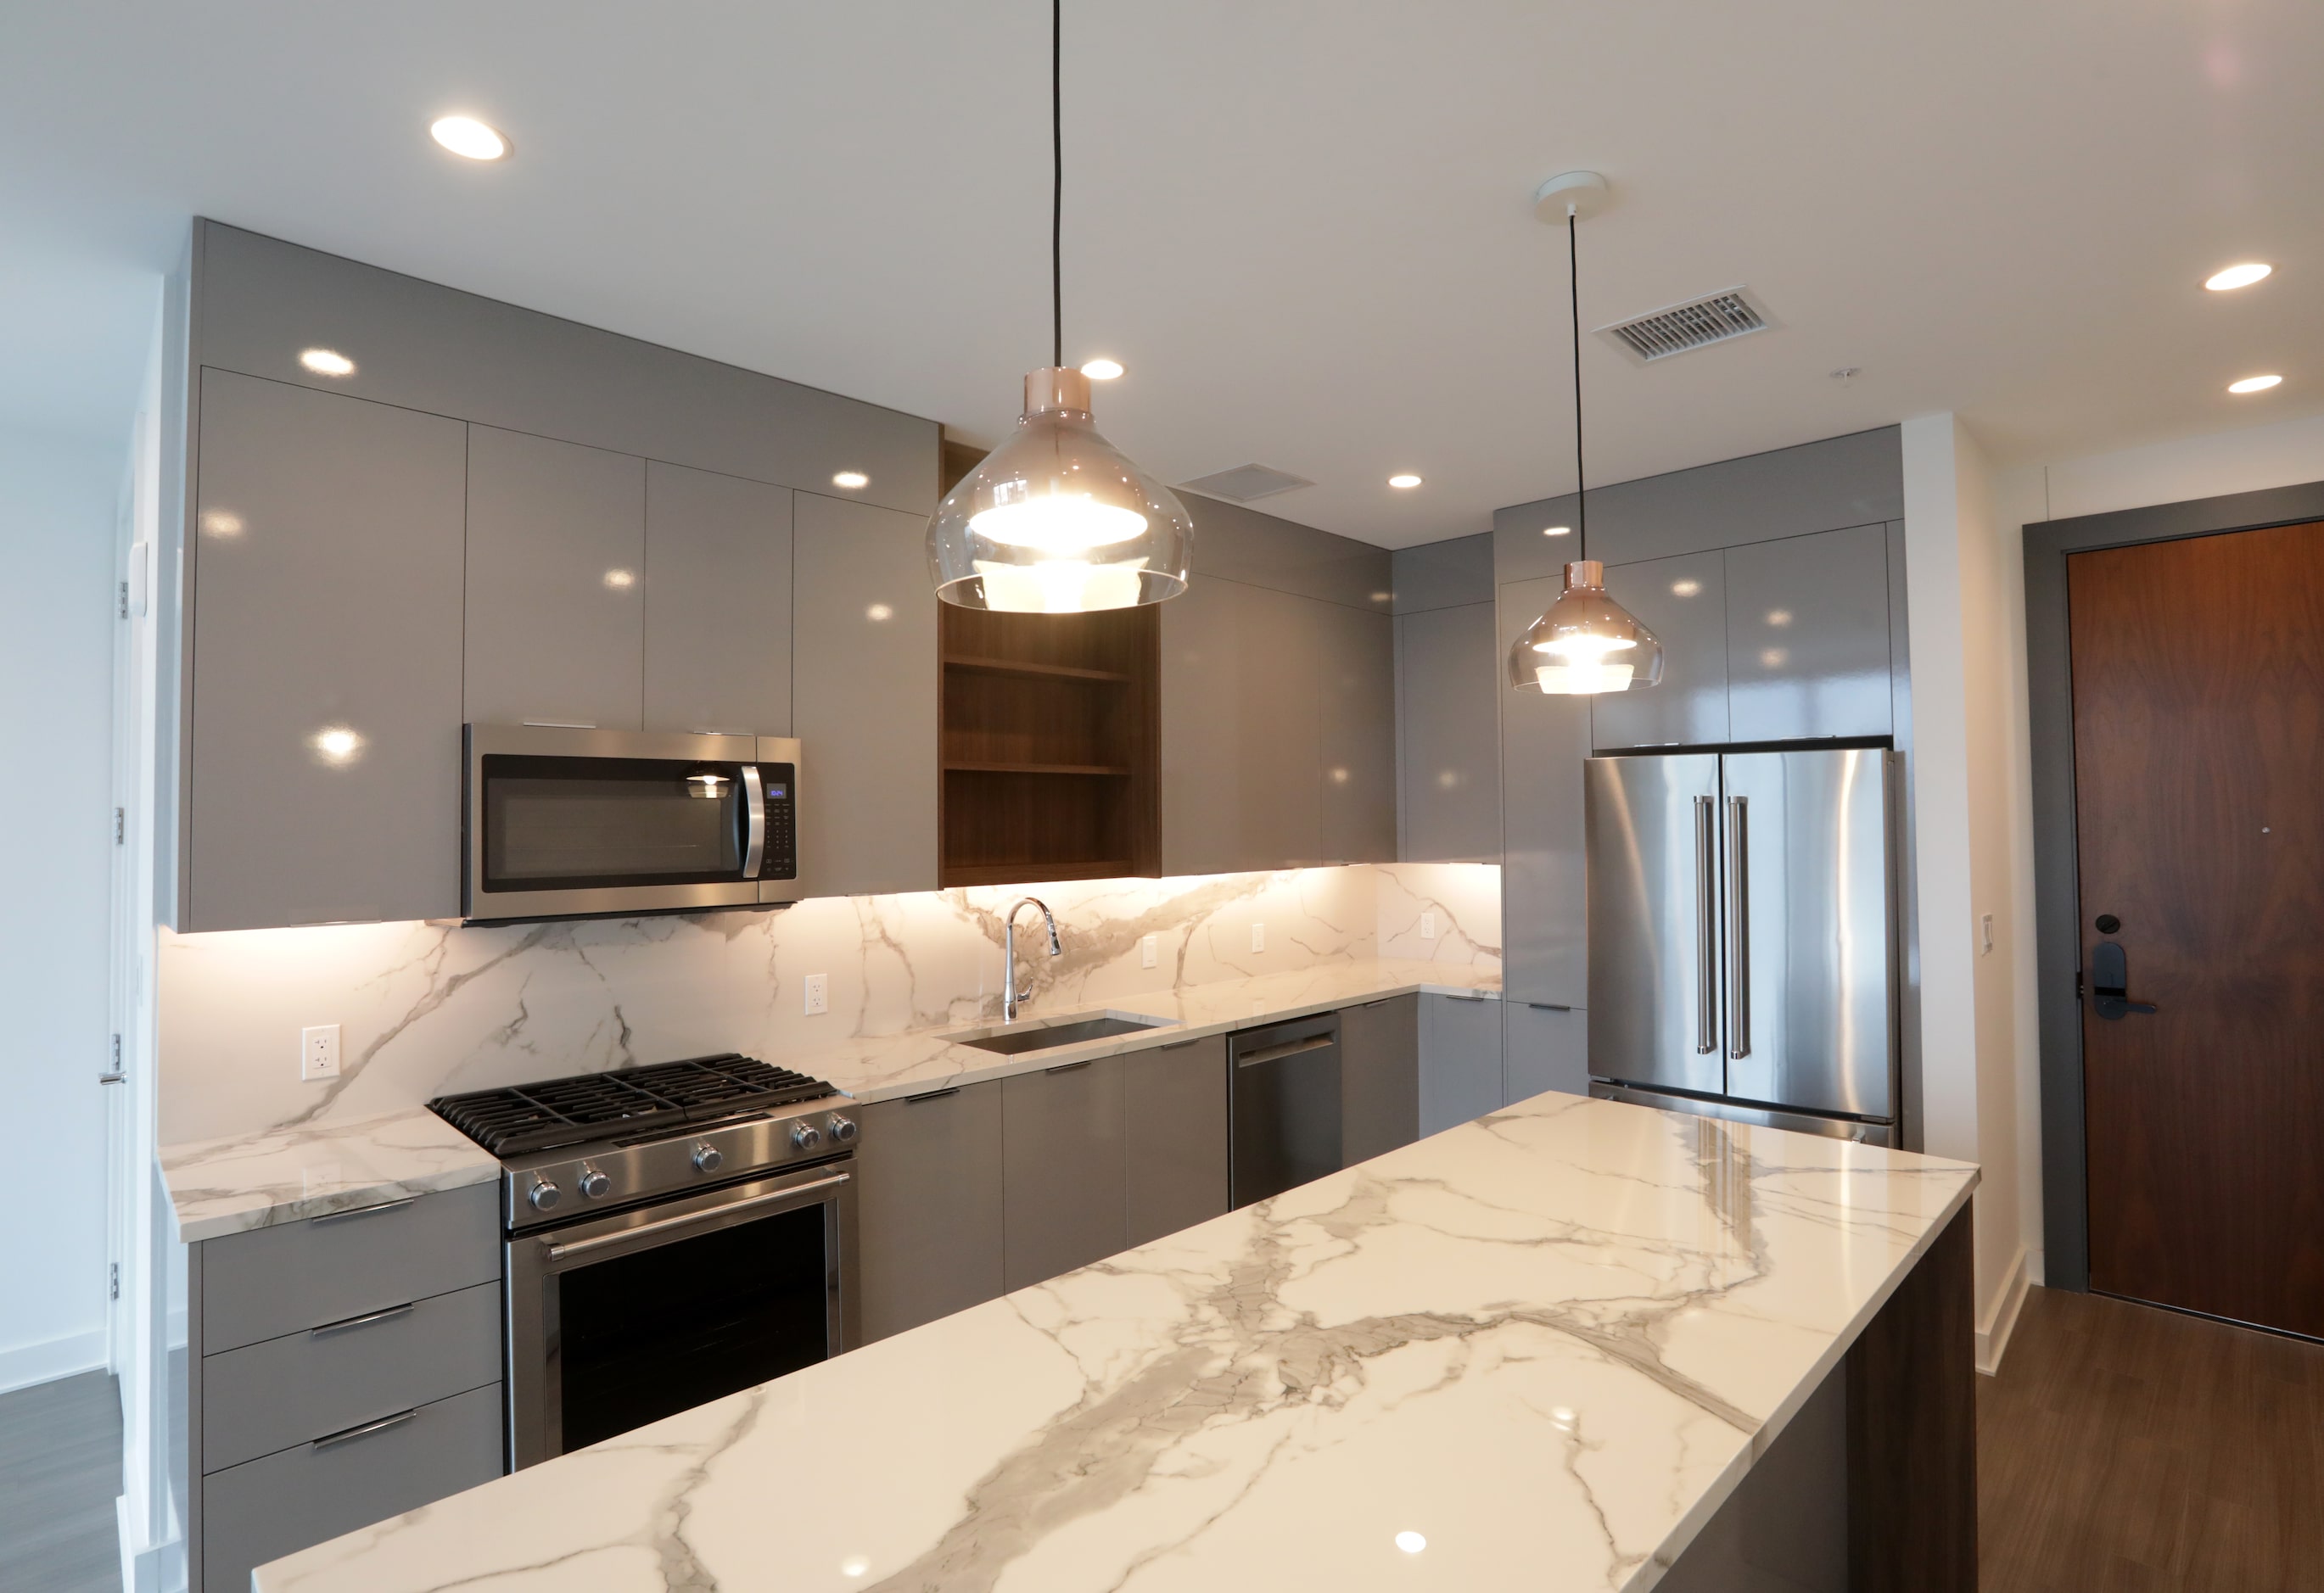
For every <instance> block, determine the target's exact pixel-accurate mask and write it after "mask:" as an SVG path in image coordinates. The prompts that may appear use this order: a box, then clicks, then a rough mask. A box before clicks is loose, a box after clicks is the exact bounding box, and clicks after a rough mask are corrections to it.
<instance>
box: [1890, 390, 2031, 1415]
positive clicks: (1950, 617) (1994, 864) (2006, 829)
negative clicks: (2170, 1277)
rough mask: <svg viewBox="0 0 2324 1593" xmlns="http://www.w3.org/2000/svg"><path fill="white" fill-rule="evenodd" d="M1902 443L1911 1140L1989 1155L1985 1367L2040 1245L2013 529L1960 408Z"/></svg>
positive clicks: (2001, 1343)
mask: <svg viewBox="0 0 2324 1593" xmlns="http://www.w3.org/2000/svg"><path fill="white" fill-rule="evenodd" d="M2002 524H2003V522H2002V520H2001V517H2000V514H1999V512H1998V510H1997V499H1996V483H1995V482H1994V479H1993V475H1992V472H1991V471H1990V469H1989V467H1988V466H1987V462H1986V458H1985V454H1984V451H1983V449H1981V448H1980V447H1978V443H1977V440H1976V438H1975V437H1971V436H1970V435H1969V432H1968V430H1967V429H1966V428H1963V427H1962V426H1961V425H1960V422H1959V420H1957V419H1955V418H1954V417H1953V416H1951V415H1950V414H1945V415H1932V416H1924V417H1921V418H1919V419H1912V420H1907V421H1906V422H1905V423H1904V562H1905V569H1906V572H1907V582H1906V602H1907V604H1908V609H1909V622H1910V624H1911V630H1912V638H1913V716H1914V760H1915V765H1916V768H1915V773H1914V805H1915V806H1914V816H1915V825H1916V837H1915V845H1916V852H1917V855H1916V857H1915V860H1914V861H1915V865H1916V870H1917V874H1918V878H1919V880H1920V922H1919V930H1920V944H1921V1045H1922V1063H1921V1069H1922V1110H1923V1119H1922V1120H1923V1143H1924V1145H1925V1146H1926V1148H1927V1149H1928V1150H1929V1152H1930V1153H1931V1154H1932V1155H1935V1156H1958V1157H1960V1158H1962V1159H1963V1160H1967V1161H1974V1162H1977V1163H1978V1164H1980V1165H1982V1166H1983V1167H1984V1169H1985V1178H1984V1182H1983V1183H1980V1184H1979V1185H1978V1192H1977V1298H1978V1334H1979V1355H1980V1360H1981V1363H1982V1364H1983V1365H1985V1366H1986V1367H1987V1369H1988V1370H1990V1369H1991V1368H1992V1367H1994V1366H1996V1365H1997V1364H1998V1362H1999V1359H2000V1355H2001V1352H2002V1350H2003V1349H2005V1348H2006V1344H2007V1340H2008V1335H2009V1331H2010V1329H2011V1327H2012V1326H2013V1325H2014V1323H2015V1314H2016V1311H2017V1307H2018V1305H2019V1303H2020V1302H2021V1301H2022V1299H2023V1297H2024V1288H2025V1285H2026V1281H2027V1279H2028V1276H2029V1269H2030V1267H2031V1266H2033V1264H2034V1259H2035V1257H2034V1252H2035V1251H2036V1250H2037V1249H2038V1244H2039V1240H2038V1234H2039V1217H2040V1211H2039V1203H2038V1191H2039V1176H2038V1164H2037V1163H2036V1162H2035V1161H2033V1159H2032V1158H2031V1157H2030V1156H2028V1154H2027V1153H2028V1149H2029V1147H2030V1146H2032V1145H2033V1134H2032V1131H2031V1130H2032V1128H2033V1127H2034V1125H2033V1124H2031V1123H2030V1122H2029V1120H2028V1118H2029V1113H2030V1108H2031V1102H2032V1100H2033V1091H2032V1089H2031V1088H2030V1087H2029V1082H2030V1080H2031V1079H2032V1077H2033V1073H2034V1055H2035V1053H2034V1052H2033V1049H2032V1048H2031V1047H2030V1046H2029V1045H2025V1044H2024V1042H2023V1036H2022V1035H2021V1026H2020V1024H2019V1022H2018V1011H2017V1008H2018V1000H2017V994H2018V989H2019V982H2020V981H2019V957H2018V944H2019V941H2018V925H2019V922H2020V919H2021V914H2020V911H2019V906H2020V904H2021V903H2024V904H2026V905H2027V906H2028V907H2030V904H2031V899H2032V887H2031V883H2030V881H2031V854H2030V849H2029V847H2028V846H2027V845H2026V843H2025V838H2024V837H2025V834H2026V833H2030V830H2028V829H2027V828H2026V827H2025V826H2024V825H2022V824H2021V819H2022V817H2023V815H2021V813H2020V811H2019V807H2018V804H2017V802H2016V796H2017V793H2018V791H2019V788H2020V787H2022V786H2024V783H2025V782H2024V778H2023V777H2024V747H2025V736H2024V700H2025V686H2024V673H2025V672H2024V582H2023V577H2022V574H2021V572H2020V568H2019V566H2020V564H2021V562H2022V561H2021V560H2020V558H2019V556H2018V553H2017V548H2016V538H2015V527H2014V526H2013V527H2012V528H2011V532H2010V534H2009V535H2005V534H2004V533H2003V531H2002V529H2001V528H2002ZM1988 919H1989V920H1990V924H1991V937H1992V938H1991V944H1990V947H1989V948H1988V945H1987V939H1986V935H1987V920H1988ZM2028 989H2029V991H2030V987H2028ZM2029 1195H2030V1196H2033V1198H2031V1199H2029Z"/></svg>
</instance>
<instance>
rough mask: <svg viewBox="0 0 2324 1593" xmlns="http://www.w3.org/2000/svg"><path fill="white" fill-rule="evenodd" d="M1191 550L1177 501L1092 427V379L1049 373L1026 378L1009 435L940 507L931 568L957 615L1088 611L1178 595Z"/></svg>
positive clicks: (932, 523) (1190, 529)
mask: <svg viewBox="0 0 2324 1593" xmlns="http://www.w3.org/2000/svg"><path fill="white" fill-rule="evenodd" d="M1193 548H1194V520H1192V519H1191V518H1190V517H1189V516H1188V515H1187V513H1186V510H1185V505H1184V504H1182V503H1180V502H1178V500H1177V497H1176V495H1175V494H1174V493H1172V492H1171V491H1170V489H1169V488H1167V487H1166V486H1164V485H1163V484H1162V483H1160V482H1158V481H1156V480H1155V479H1154V478H1153V477H1152V476H1150V475H1148V474H1146V473H1145V472H1144V471H1142V470H1140V469H1139V468H1138V466H1137V465H1133V464H1131V463H1130V460H1129V459H1128V458H1126V457H1124V456H1122V454H1121V453H1120V451H1119V450H1118V449H1116V448H1115V447H1114V446H1113V445H1112V444H1111V443H1110V442H1107V441H1106V440H1105V438H1104V437H1101V436H1099V435H1098V430H1097V428H1096V427H1095V426H1093V425H1092V424H1091V423H1090V379H1089V378H1088V377H1087V376H1084V375H1083V374H1082V373H1080V372H1079V371H1074V370H1069V369H1064V368H1059V367H1051V368H1048V369H1046V370H1039V371H1035V372H1033V373H1031V374H1029V375H1028V376H1027V377H1026V378H1025V412H1024V414H1023V415H1021V416H1019V418H1018V421H1017V431H1016V434H1015V435H1014V436H1012V437H1010V439H1009V440H1008V441H1007V442H1005V443H1003V444H1001V446H1000V447H997V448H995V449H993V450H992V452H991V453H990V454H988V455H986V456H984V460H983V463H982V464H980V465H977V467H976V468H975V469H974V470H972V471H970V472H969V473H968V474H967V475H966V476H964V477H963V478H962V480H961V483H960V484H959V485H958V486H955V487H954V488H953V490H952V491H951V492H949V493H945V500H944V502H941V503H939V504H937V505H936V517H935V518H934V519H933V520H929V521H928V571H929V574H930V575H931V576H933V577H934V578H935V581H936V595H937V596H938V597H940V598H942V599H943V600H944V601H945V602H946V603H957V604H959V605H960V606H961V607H963V608H973V609H1001V610H1006V611H1009V612H1017V613H1048V614H1078V613H1087V612H1091V611H1093V610H1096V609H1123V608H1133V607H1135V606H1137V605H1138V604H1139V603H1160V602H1161V601H1162V600H1163V599H1164V598H1167V597H1176V596H1177V595H1178V594H1180V593H1181V592H1184V591H1185V589H1186V564H1187V559H1188V557H1189V556H1190V554H1191V552H1192V550H1193Z"/></svg>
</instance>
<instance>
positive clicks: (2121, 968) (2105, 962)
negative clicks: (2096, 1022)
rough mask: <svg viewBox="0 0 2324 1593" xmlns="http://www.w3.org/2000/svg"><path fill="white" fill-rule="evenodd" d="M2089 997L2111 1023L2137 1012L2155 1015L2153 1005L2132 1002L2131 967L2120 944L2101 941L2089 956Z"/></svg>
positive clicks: (2151, 1003) (2100, 1015)
mask: <svg viewBox="0 0 2324 1593" xmlns="http://www.w3.org/2000/svg"><path fill="white" fill-rule="evenodd" d="M2090 995H2091V997H2092V999H2094V1001H2095V1003H2096V1005H2097V1007H2098V1016H2099V1017H2103V1018H2107V1019H2108V1020H2109V1021H2111V1020H2114V1019H2117V1018H2124V1017H2129V1016H2130V1015H2131V1014H2132V1013H2134V1012H2152V1011H2153V1010H2154V1003H2153V1002H2152V1001H2134V1000H2132V999H2130V964H2129V962H2128V961H2127V960H2126V959H2125V957H2124V956H2123V954H2122V945H2121V943H2120V942H2118V941H2111V940H2102V941H2100V942H2098V945H2097V946H2096V947H2095V948H2093V950H2092V951H2091V953H2090Z"/></svg>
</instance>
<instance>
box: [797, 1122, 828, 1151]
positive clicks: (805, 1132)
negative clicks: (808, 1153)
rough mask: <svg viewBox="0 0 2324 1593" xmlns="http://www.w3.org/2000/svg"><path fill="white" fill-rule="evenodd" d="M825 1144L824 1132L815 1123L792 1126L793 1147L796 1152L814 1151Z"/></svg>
mask: <svg viewBox="0 0 2324 1593" xmlns="http://www.w3.org/2000/svg"><path fill="white" fill-rule="evenodd" d="M822 1143H823V1130H822V1129H820V1128H816V1126H815V1125H814V1124H813V1123H794V1124H792V1125H791V1146H792V1148H793V1149H795V1150H813V1149H814V1148H815V1147H816V1146H818V1145H821V1144H822Z"/></svg>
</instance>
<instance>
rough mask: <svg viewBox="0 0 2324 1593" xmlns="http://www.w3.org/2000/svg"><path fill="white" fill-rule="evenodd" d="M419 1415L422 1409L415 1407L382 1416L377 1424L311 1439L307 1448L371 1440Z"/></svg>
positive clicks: (354, 1427) (323, 1447) (314, 1448)
mask: <svg viewBox="0 0 2324 1593" xmlns="http://www.w3.org/2000/svg"><path fill="white" fill-rule="evenodd" d="M419 1413H420V1407H419V1406H418V1405H414V1406H412V1407H411V1408H410V1410H408V1411H398V1412H396V1413H395V1414H393V1415H392V1416H382V1417H381V1418H380V1419H379V1420H378V1421H376V1422H363V1423H357V1424H356V1425H355V1426H353V1427H346V1428H342V1429H340V1430H339V1431H338V1432H327V1433H325V1434H323V1436H322V1437H320V1438H317V1439H309V1441H308V1443H307V1447H308V1448H309V1449H310V1450H327V1449H329V1448H330V1447H331V1446H332V1445H333V1444H341V1443H352V1442H353V1441H355V1440H356V1439H358V1438H369V1437H370V1436H371V1435H372V1434H373V1433H374V1432H386V1431H387V1430H388V1429H389V1428H391V1427H401V1426H402V1425H403V1424H404V1423H406V1422H409V1421H410V1420H411V1418H412V1417H414V1416H416V1415H418V1414H419Z"/></svg>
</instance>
